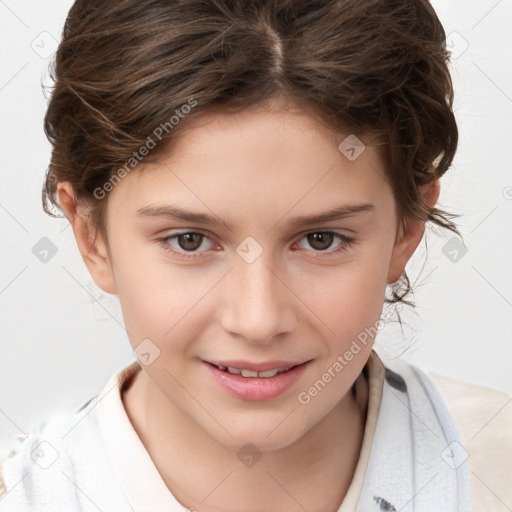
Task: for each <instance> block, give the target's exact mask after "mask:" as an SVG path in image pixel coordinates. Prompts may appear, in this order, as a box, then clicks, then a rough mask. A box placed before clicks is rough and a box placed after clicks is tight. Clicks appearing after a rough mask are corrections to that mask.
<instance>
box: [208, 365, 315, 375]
mask: <svg viewBox="0 0 512 512" xmlns="http://www.w3.org/2000/svg"><path fill="white" fill-rule="evenodd" d="M306 362H309V361H306ZM208 364H210V365H212V366H215V367H216V368H218V369H219V370H221V371H223V372H226V373H231V374H232V375H241V376H242V377H245V378H247V379H269V378H271V377H275V376H276V375H280V374H281V373H285V372H287V371H289V370H291V369H292V368H295V367H296V366H300V365H301V364H305V363H297V364H292V365H289V366H284V367H281V368H274V369H272V370H266V371H254V370H248V369H246V368H235V367H233V366H224V365H221V364H214V363H208Z"/></svg>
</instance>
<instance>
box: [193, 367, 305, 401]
mask: <svg viewBox="0 0 512 512" xmlns="http://www.w3.org/2000/svg"><path fill="white" fill-rule="evenodd" d="M312 361H313V359H309V360H307V361H304V362H294V361H268V362H266V363H251V362H248V361H204V360H203V364H204V365H205V367H206V369H207V370H209V371H208V373H209V374H210V375H211V377H212V378H213V381H214V382H215V383H217V385H219V386H220V387H221V388H223V389H224V390H225V391H227V392H228V393H229V394H231V395H232V396H235V397H236V398H238V399H242V400H246V401H266V400H272V399H275V398H278V397H279V396H281V395H283V394H284V393H285V392H286V391H288V390H291V389H293V387H294V386H295V385H296V384H297V383H298V381H299V379H300V378H301V375H303V373H304V372H305V371H306V368H307V367H308V365H309V363H311V362H312Z"/></svg>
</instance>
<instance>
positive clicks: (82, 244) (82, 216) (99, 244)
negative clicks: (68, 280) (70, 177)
mask: <svg viewBox="0 0 512 512" xmlns="http://www.w3.org/2000/svg"><path fill="white" fill-rule="evenodd" d="M57 196H58V198H59V202H60V205H61V207H62V210H63V211H64V214H65V215H66V218H67V219H68V221H69V223H70V224H71V227H72V228H73V233H74V235H75V239H76V243H77V245H78V250H79V251H80V254H81V255H82V258H83V260H84V263H85V265H86V266H87V269H88V270H89V273H90V274H91V277H92V278H93V280H94V282H95V283H96V285H97V286H99V287H100V288H101V289H102V290H103V291H104V292H106V293H110V294H116V293H117V288H116V284H115V279H114V274H113V272H112V266H111V262H110V257H109V254H108V251H107V245H106V242H105V241H104V240H103V238H102V237H101V236H100V235H98V237H96V240H95V239H94V231H93V226H92V225H91V223H90V221H89V219H88V217H87V214H86V211H85V210H83V209H82V210H81V209H80V206H79V205H78V204H77V202H76V197H75V192H74V190H73V187H72V186H71V184H70V183H69V182H61V183H59V184H58V185H57Z"/></svg>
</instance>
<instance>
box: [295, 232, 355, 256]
mask: <svg viewBox="0 0 512 512" xmlns="http://www.w3.org/2000/svg"><path fill="white" fill-rule="evenodd" d="M336 239H337V240H338V243H336V242H335V240H336ZM353 243H355V239H354V238H351V237H348V236H346V235H344V234H342V233H337V232H336V231H329V230H327V231H311V232H309V233H306V234H304V235H303V237H302V238H301V240H300V241H299V244H298V245H299V247H300V248H301V249H306V250H307V251H308V252H309V253H311V255H313V256H314V257H316V258H320V257H329V256H336V255H339V254H341V253H342V252H344V251H347V250H348V249H349V248H351V246H352V244H353ZM306 246H307V247H306ZM327 249H330V250H327Z"/></svg>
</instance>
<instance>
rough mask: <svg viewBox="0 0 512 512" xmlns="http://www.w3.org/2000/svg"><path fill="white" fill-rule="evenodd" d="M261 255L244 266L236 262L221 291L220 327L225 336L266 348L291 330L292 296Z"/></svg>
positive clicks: (282, 279)
mask: <svg viewBox="0 0 512 512" xmlns="http://www.w3.org/2000/svg"><path fill="white" fill-rule="evenodd" d="M264 255H265V252H263V254H262V255H260V257H259V258H257V259H256V261H253V262H252V263H247V262H246V261H244V260H243V259H242V258H238V257H237V258H236V259H235V263H234V268H233V269H232V271H231V272H230V274H229V276H228V279H227V280H226V284H225V289H224V290H223V296H224V300H223V302H222V308H223V309H222V311H221V323H222V326H223V328H224V330H225V331H226V332H229V333H230V334H231V335H232V336H235V337H239V338H240V339H245V341H247V340H249V341H250V342H251V343H253V344H260V345H268V344H271V343H273V342H275V341H276V338H277V337H278V336H279V335H280V334H285V333H287V332H291V331H292V330H293V328H294V326H295V322H296V315H295V311H294V305H293V304H294V301H293V297H294V296H293V293H292V292H291V291H290V289H289V288H288V287H287V286H286V284H285V282H286V280H285V279H284V276H282V275H280V272H279V271H278V270H275V269H273V268H272V262H271V261H270V258H267V257H264Z"/></svg>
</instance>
